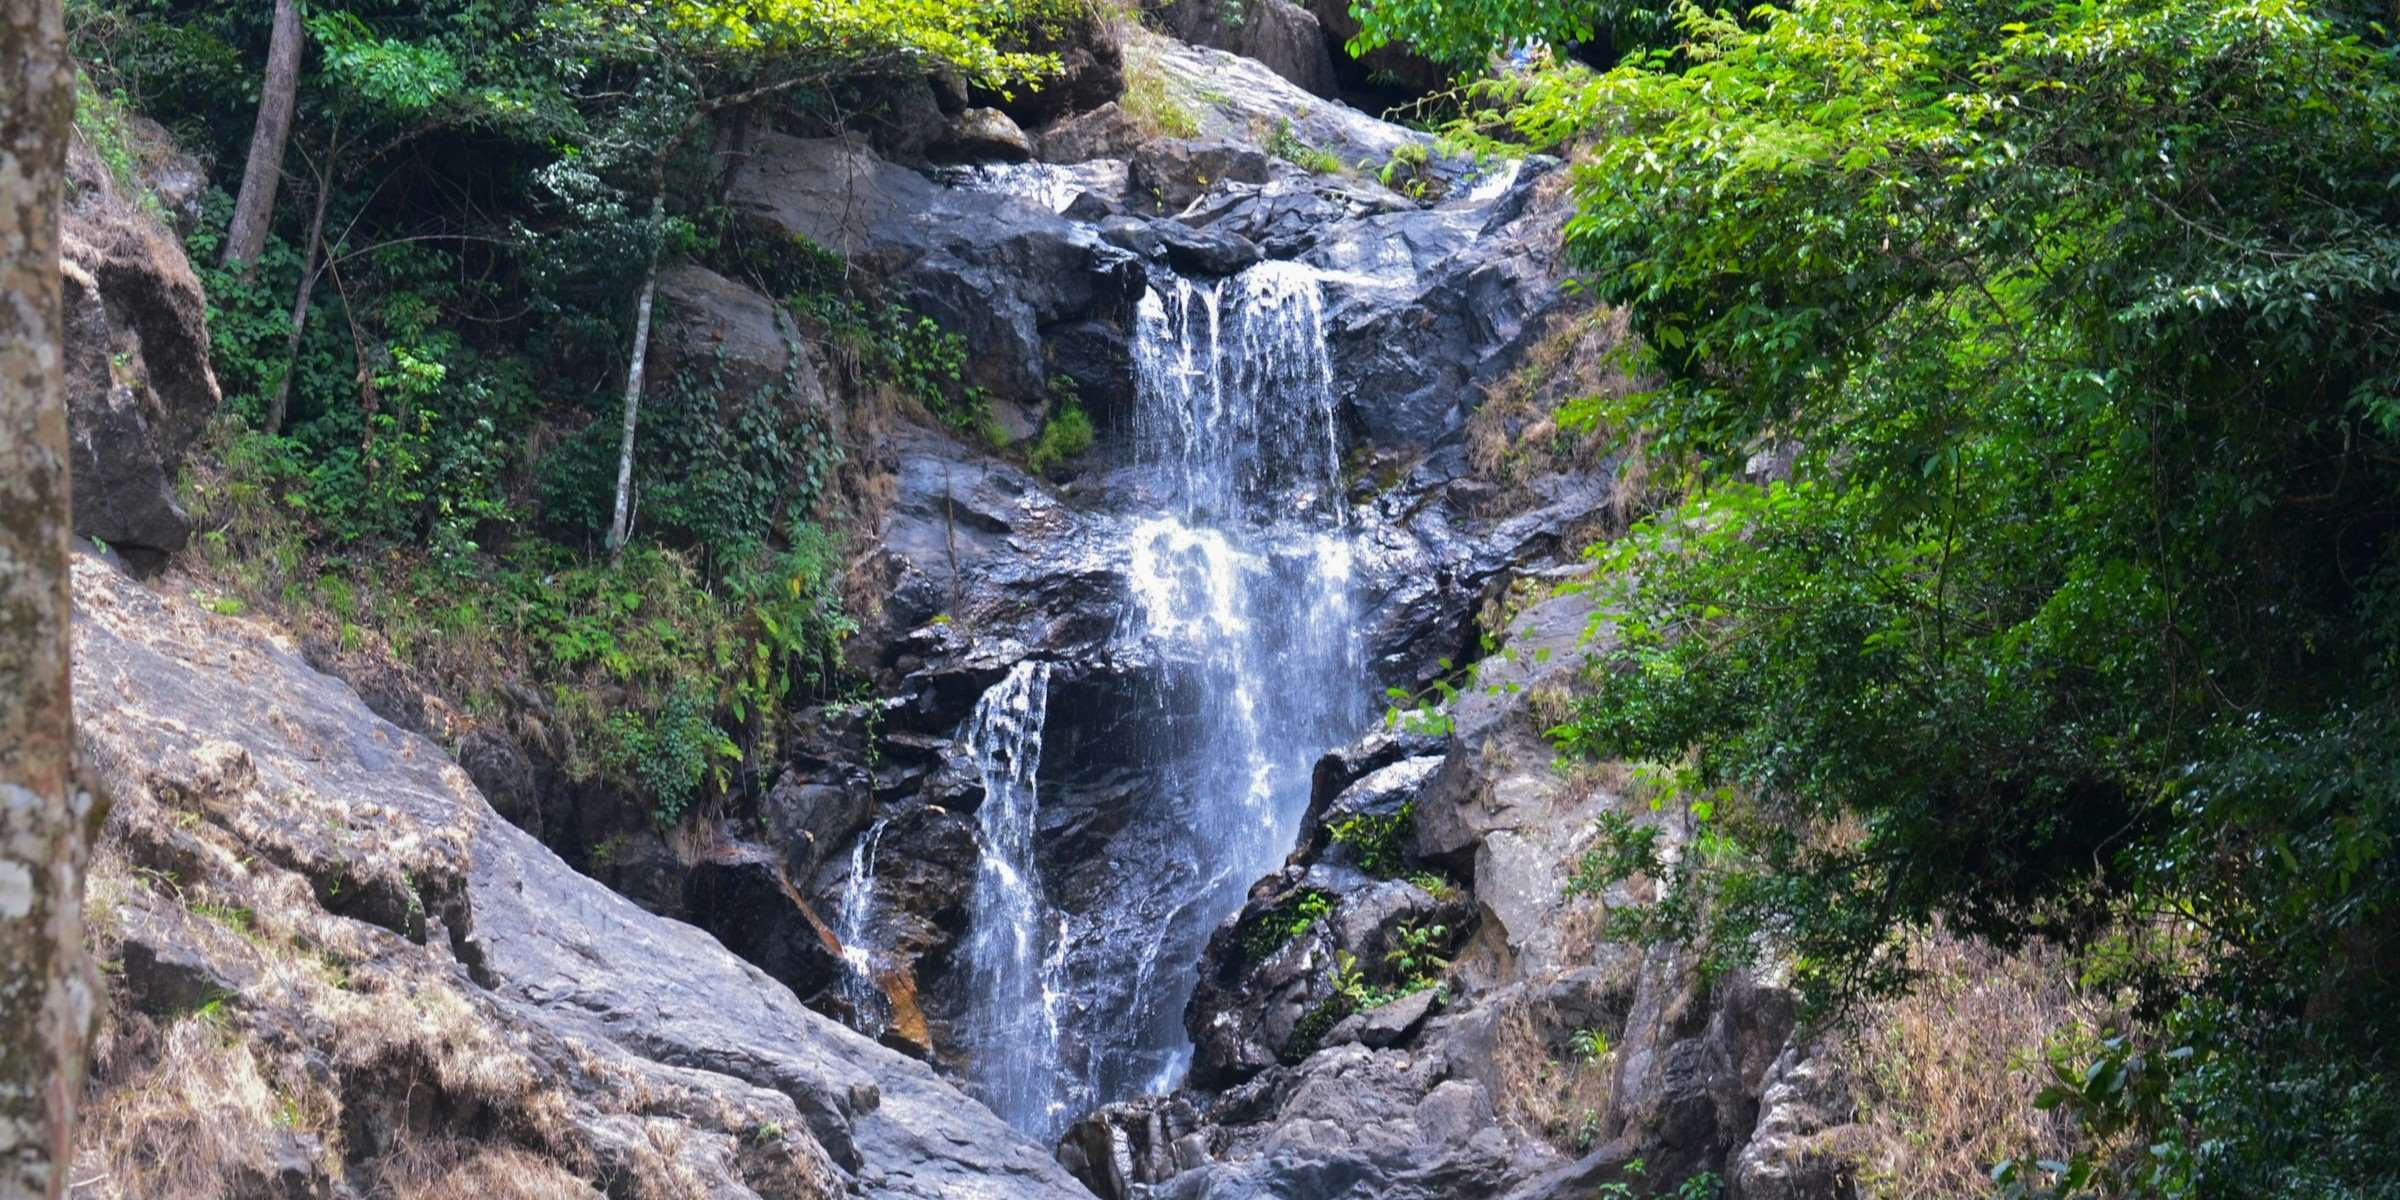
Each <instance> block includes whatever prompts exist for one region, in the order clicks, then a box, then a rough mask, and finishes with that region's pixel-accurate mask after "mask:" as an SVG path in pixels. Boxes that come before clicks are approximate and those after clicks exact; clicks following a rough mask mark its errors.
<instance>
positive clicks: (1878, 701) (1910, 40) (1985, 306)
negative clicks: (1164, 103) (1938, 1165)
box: [1362, 0, 2400, 1196]
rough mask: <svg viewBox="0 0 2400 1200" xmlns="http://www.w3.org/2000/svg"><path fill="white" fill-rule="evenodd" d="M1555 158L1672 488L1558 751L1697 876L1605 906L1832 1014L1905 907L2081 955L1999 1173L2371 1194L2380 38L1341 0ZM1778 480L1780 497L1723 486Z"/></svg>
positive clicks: (2378, 656)
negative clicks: (1511, 56)
mask: <svg viewBox="0 0 2400 1200" xmlns="http://www.w3.org/2000/svg"><path fill="white" fill-rule="evenodd" d="M1362 15H1363V16H1364V18H1365V21H1366V25H1367V32H1366V34H1364V35H1363V38H1364V40H1365V41H1367V42H1368V43H1375V42H1378V41H1382V40H1399V41H1412V40H1413V41H1417V42H1419V43H1420V44H1423V45H1425V46H1426V47H1427V48H1428V49H1430V50H1431V51H1432V52H1434V53H1436V54H1439V55H1441V56H1443V57H1450V58H1458V57H1461V56H1462V55H1480V54H1484V53H1489V52H1491V51H1494V50H1497V49H1501V48H1505V47H1511V46H1519V45H1523V44H1526V43H1528V42H1545V41H1548V42H1560V41H1561V39H1562V38H1563V39H1565V40H1586V39H1590V38H1593V37H1596V36H1597V37H1607V36H1609V34H1610V32H1611V31H1612V29H1613V31H1614V34H1615V38H1614V42H1613V44H1614V46H1615V47H1616V48H1617V49H1618V50H1620V51H1623V52H1624V53H1623V57H1622V58H1621V59H1620V60H1619V61H1618V62H1617V64H1616V65H1615V66H1614V67H1613V68H1612V69H1610V70H1607V71H1605V72H1594V71H1591V70H1588V69H1585V68H1582V67H1580V66H1577V65H1575V63H1574V62H1573V61H1572V59H1571V58H1570V56H1568V55H1567V54H1565V53H1564V51H1566V50H1568V49H1571V47H1569V46H1567V45H1565V44H1563V43H1562V44H1559V45H1555V46H1551V47H1549V48H1550V49H1551V50H1553V51H1558V52H1560V53H1558V54H1557V55H1556V58H1557V62H1558V65H1555V66H1536V67H1535V68H1534V69H1533V72H1534V73H1532V74H1531V75H1524V74H1519V75H1517V76H1516V77H1514V78H1512V79H1508V80H1506V81H1505V82H1503V83H1499V84H1493V83H1485V84H1482V85H1478V86H1477V87H1475V88H1472V89H1470V91H1469V94H1470V95H1473V96H1476V97H1478V98H1479V99H1480V100H1481V102H1482V107H1481V110H1480V111H1477V112H1474V113H1472V114H1471V122H1472V123H1473V124H1474V125H1475V126H1476V127H1477V128H1480V129H1481V130H1482V131H1483V132H1484V133H1486V134H1489V132H1490V131H1491V130H1492V129H1493V128H1494V127H1495V126H1501V127H1505V128H1506V129H1513V130H1514V131H1515V132H1514V133H1513V134H1505V133H1504V136H1514V137H1530V138H1532V139H1533V140H1535V141H1537V142H1552V143H1555V142H1559V141H1566V142H1568V143H1570V144H1572V145H1574V146H1576V147H1577V148H1578V149H1579V155H1578V158H1577V161H1576V164H1575V166H1574V167H1573V170H1574V180H1575V189H1576V196H1577V199H1578V202H1579V205H1580V210H1579V212H1578V214H1577V215H1576V216H1575V218H1574V219H1573V220H1572V222H1571V223H1570V225H1569V227H1568V233H1567V236H1568V239H1569V242H1570V248H1571V250H1572V252H1573V254H1574V256H1575V260H1576V261H1577V263H1578V264H1579V265H1580V267H1581V269H1582V270H1583V272H1584V273H1585V278H1586V280H1587V282H1588V284H1589V285H1590V286H1591V287H1592V288H1593V289H1594V290H1595V291H1596V292H1597V294H1598V295H1599V296H1601V297H1603V298H1604V299H1606V300H1608V301H1610V302H1613V303H1616V304H1620V305H1623V306H1624V307H1625V308H1626V309H1627V310H1628V312H1629V313H1630V315H1631V318H1632V322H1633V327H1634V328H1635V330H1637V331H1638V332H1639V333H1640V335H1641V336H1642V338H1643V340H1644V342H1645V349H1643V350H1642V351H1641V352H1640V362H1639V364H1638V366H1639V367H1640V369H1641V370H1642V371H1644V372H1646V373H1647V376H1648V378H1649V379H1650V380H1651V381H1652V383H1651V386H1648V387H1647V388H1645V389H1643V390H1640V391H1638V392H1636V393H1635V394H1633V395H1631V396H1630V397H1626V398H1621V399H1607V398H1595V399H1592V400H1590V401H1587V402H1585V403H1582V404H1580V405H1578V406H1576V407H1575V411H1574V412H1573V415H1574V416H1575V417H1576V418H1577V419H1578V420H1580V421H1581V422H1582V423H1584V424H1586V425H1588V426H1592V427H1596V428H1600V429H1603V430H1608V431H1612V432H1614V433H1615V434H1617V435H1619V436H1620V437H1621V438H1622V439H1624V441H1625V442H1626V443H1627V444H1637V445H1639V446H1641V447H1642V450H1641V453H1643V454H1644V455H1645V456H1646V457H1647V459H1648V460H1649V466H1650V468H1651V469H1652V470H1654V471H1663V472H1668V473H1671V474H1672V476H1673V477H1674V478H1675V479H1676V480H1677V481H1678V482H1679V488H1678V493H1679V495H1680V499H1679V500H1678V501H1677V502H1675V503H1673V504H1671V505H1669V506H1668V507H1666V508H1665V509H1663V510H1662V511H1658V512H1656V513H1654V514H1653V515H1651V516H1650V517H1648V518H1647V519H1646V520H1644V521H1642V522H1641V523H1640V524H1639V525H1638V526H1637V527H1636V528H1635V529H1634V530H1633V531H1632V533H1631V535H1630V536H1628V537H1626V538H1624V539H1621V540H1617V541H1612V542H1606V543H1603V544H1600V545H1597V546H1595V547H1593V549H1592V551H1591V558H1592V560H1593V562H1594V563H1595V565H1596V566H1597V568H1598V579H1599V581H1600V582H1599V584H1598V586H1600V587H1602V588H1604V589H1606V591H1607V593H1608V595H1609V598H1610V603H1609V604H1606V605H1603V606H1602V607H1603V609H1604V610H1605V611H1607V613H1608V615H1607V616H1606V617H1605V618H1604V619H1603V620H1602V621H1601V622H1600V623H1599V624H1598V625H1597V626H1596V627H1595V629H1594V631H1593V634H1594V638H1595V641H1594V643H1593V644H1594V647H1595V649H1596V652H1597V665H1596V666H1595V669H1594V671H1593V673H1592V676H1591V678H1590V680H1589V690H1588V692H1587V694H1586V695H1585V696H1584V697H1583V698H1582V699H1581V700H1580V701H1579V703H1578V705H1577V707H1576V708H1575V710H1574V712H1573V714H1572V716H1571V717H1570V718H1569V719H1567V720H1566V721H1565V722H1564V723H1563V724H1562V725H1560V726H1559V728H1557V729H1556V730H1555V731H1554V736H1555V738H1556V740H1557V741H1558V743H1559V744H1560V745H1561V746H1562V747H1563V748H1564V749H1566V750H1567V751H1569V752H1571V753H1574V754H1578V755H1585V756H1591V757H1597V758H1613V757H1625V758H1631V759H1635V760H1640V761H1647V762H1650V763H1654V764H1657V767H1656V768H1655V769H1656V770H1657V771H1658V773H1659V774H1660V776H1661V778H1662V779H1664V780H1666V781H1667V783H1668V794H1669V795H1670V796H1671V797H1673V798H1674V799H1675V800H1676V801H1677V802H1678V803H1679V804H1680V805H1681V806H1682V808H1683V810H1684V813H1685V815H1686V817H1687V819H1689V820H1691V821H1693V822H1694V823H1695V824H1697V825H1698V826H1699V827H1701V828H1702V830H1703V833H1702V836H1701V838H1700V840H1699V842H1698V843H1697V850H1696V852H1695V853H1692V854H1690V855H1687V856H1686V857H1685V858H1684V859H1683V860H1682V861H1681V862H1678V863H1675V864H1672V865H1670V864H1666V863H1662V862H1660V861H1658V858H1657V856H1656V854H1655V853H1654V852H1651V851H1652V848H1651V847H1650V846H1649V845H1648V844H1647V843H1638V844H1632V845H1629V846H1627V847H1624V849H1625V850H1626V851H1627V853H1626V854H1624V855H1620V856H1618V858H1617V862H1618V863H1619V864H1620V865H1619V868H1618V869H1619V870H1620V871H1632V870H1642V871H1645V872H1655V873H1658V874H1661V875H1665V876H1668V877H1670V878H1671V879H1672V880H1673V881H1674V882H1673V886H1672V887H1671V888H1670V889H1669V890H1668V892H1667V894H1666V895H1665V897H1664V898H1663V899H1662V900H1661V902H1660V903H1659V904H1657V905H1656V906H1653V907H1651V908H1649V909H1647V910H1645V911H1640V912H1633V913H1628V914H1624V915H1623V917H1622V919H1623V921H1624V922H1625V926H1626V927H1628V928H1633V927H1639V928H1641V929H1643V930H1644V931H1646V932H1647V933H1649V934H1651V935H1653V936H1659V937H1665V938H1670V939H1673V940H1678V941H1684V942H1688V943H1692V944H1695V945H1697V946H1699V947H1702V948H1703V950H1704V952H1705V954H1706V955H1707V957H1708V961H1709V962H1710V963H1711V964H1712V965H1714V966H1716V967H1719V968H1722V967H1726V966H1732V965H1739V964H1742V963H1747V962H1751V961H1754V960H1756V959H1758V958H1759V957H1761V956H1762V955H1769V954H1772V955H1778V956H1783V957H1784V958H1785V960H1786V961H1789V962H1791V963H1793V964H1794V969H1795V974H1796V978H1797V980H1798V982H1799V983H1800V984H1801V985H1802V987H1803V990H1804V992H1805V993H1806V994H1807V996H1808V997H1809V998H1810V999H1812V1000H1813V1001H1815V1003H1816V1007H1817V1010H1818V1011H1819V1012H1820V1013H1821V1014H1827V1015H1838V1014H1839V1013H1841V1012H1842V1011H1843V1010H1844V1009H1845V1008H1846V1007H1847V1006H1848V1005H1849V1004H1851V1003H1852V1002H1854V1001H1857V1000H1859V999H1862V998H1869V997H1874V996H1879V995H1887V994H1890V993H1893V992H1896V991H1899V990H1902V989H1905V988H1906V987H1907V986H1908V985H1909V983H1910V982H1911V978H1912V972H1911V968H1910V962H1909V957H1908V954H1907V949H1906V948H1907V946H1908V945H1909V944H1910V943H1909V935H1910V934H1911V932H1912V931H1923V930H1927V929H1931V928H1934V927H1936V926H1937V925H1938V926H1941V927H1945V928H1948V929H1950V930H1953V931H1958V932H1963V933H1967V934H1973V935H1979V936H1982V937H1985V938H1988V939H1991V940H1992V941H1994V942H1996V943H1998V944H2001V945H2011V944H2016V943H2019V942H2022V941H2023V940H2025V939H2028V938H2033V937H2043V938H2050V939H2057V940H2060V941H2063V942H2065V943H2067V944H2070V945H2073V946H2076V947H2079V948H2081V950H2082V952H2083V953H2084V955H2085V961H2086V962H2087V963H2088V964H2089V965H2088V967H2087V972H2088V974H2089V979H2087V982H2097V983H2099V984H2101V985H2103V986H2106V987H2109V988H2116V989H2122V991H2123V994H2124V995H2126V996H2128V997H2129V1002H2128V1009H2127V1025H2126V1027H2125V1028H2124V1029H2122V1030H2119V1031H2117V1033H2116V1034H2115V1035H2114V1036H2112V1037H2109V1038H2106V1039H2103V1040H2102V1041H2100V1042H2098V1043H2096V1044H2091V1045H2080V1046H2060V1047H2058V1048H2056V1054H2057V1056H2058V1061H2057V1063H2056V1064H2055V1067H2054V1068H2053V1069H2054V1070H2055V1071H2056V1072H2057V1081H2056V1084H2055V1086H2053V1087H2052V1088H2051V1089H2050V1090H2049V1091H2048V1093H2047V1094H2046V1096H2045V1100H2046V1101H2047V1102H2048V1103H2050V1104H2052V1105H2056V1106H2061V1107H2064V1108H2065V1109H2067V1110H2069V1111H2072V1112H2075V1113H2076V1114H2077V1115H2079V1116H2081V1117H2082V1118H2083V1119H2084V1121H2085V1125H2086V1128H2088V1129H2090V1130H2092V1131H2093V1132H2094V1133H2095V1134H2096V1135H2098V1136H2097V1137H2096V1138H2095V1143H2094V1144H2095V1145H2096V1146H2098V1147H2100V1148H2099V1149H2096V1150H2087V1151H2086V1152H2084V1153H2081V1154H2078V1155H2076V1156H2074V1157H2073V1158H2072V1160H2071V1161H2064V1159H2065V1154H2064V1152H2063V1151H2059V1152H2058V1153H2059V1155H2060V1159H2061V1160H2048V1155H2047V1154H2046V1153H2044V1151H2045V1148H2041V1147H2028V1148H2027V1150H2028V1152H2029V1153H2030V1154H2034V1155H2037V1156H2039V1157H2037V1158H2034V1159H2030V1160H2027V1161H2024V1162H2019V1163H2011V1164H2009V1165H2007V1166H2005V1167H2003V1168H2002V1170H2001V1172H2000V1179H2001V1182H2002V1184H2003V1186H2004V1188H2005V1189H2006V1190H2008V1191H2010V1192H2011V1193H2012V1194H2027V1195H2032V1194H2051V1193H2057V1194H2085V1193H2088V1192H2090V1191H2093V1190H2102V1191H2107V1192H2111V1193H2115V1192H2133V1193H2140V1194H2157V1195H2220V1196H2223V1195H2245V1196H2266V1195H2279V1196H2326V1195H2370V1194H2372V1195H2388V1194H2393V1193H2394V1191H2395V1189H2396V1188H2400V1184H2396V1183H2395V1182H2394V1180H2393V1178H2392V1171H2391V1165H2392V1163H2393V1162H2394V1161H2395V1157H2394V1151H2395V1148H2396V1138H2400V1133H2396V1132H2395V1131H2396V1130H2400V1091H2396V1090H2395V1087H2394V1082H2393V1080H2394V1074H2393V1072H2394V1070H2395V1068H2396V1067H2400V1062H2396V1061H2395V1059H2394V1050H2393V1047H2394V1046H2395V1045H2400V1042H2396V1040H2395V1037H2394V1034H2395V1033H2396V1032H2400V1031H2396V1030H2395V1029H2394V1027H2393V1022H2394V1020H2395V1012H2396V1011H2400V1010H2396V1009H2395V1006H2394V1005H2393V1004H2392V1003H2391V997H2392V995H2393V984H2394V982H2395V979H2394V976H2395V972H2396V971H2400V941H2396V940H2395V938H2396V936H2400V933H2396V931H2400V923H2396V922H2395V921H2394V920H2393V915H2394V914H2393V900H2394V897H2395V889H2396V886H2400V874H2396V871H2395V866H2394V863H2393V858H2392V850H2393V845H2392V843H2393V838H2394V834H2395V831H2396V830H2400V708H2396V706H2400V671H2396V668H2400V603H2396V601H2400V572H2396V571H2395V562H2396V558H2395V551H2396V549H2400V546H2396V545H2395V542H2394V538H2395V536H2396V535H2400V337H2396V336H2395V334H2396V333H2400V329H2396V328H2395V322H2394V315H2395V301H2396V300H2400V192H2396V190H2395V189H2396V188H2400V177H2395V176H2394V174H2393V169H2394V164H2395V163H2400V63H2396V62H2395V58H2394V52H2393V39H2392V35H2391V32H2390V31H2389V30H2388V29H2387V28H2385V27H2384V26H2383V25H2381V24H2378V23H2377V22H2376V18H2377V17H2379V16H2382V15H2384V14H2382V13H2381V12H2380V11H2378V10H2373V9H2369V8H2366V7H2364V6H2355V7H2346V6H2341V5H2331V6H2312V5H2308V4H2303V3H2294V2H2289V0H2255V2H2236V3H2227V2H2221V0H2089V2H2074V3H2024V4H2006V5H2002V4H1963V5H1962V4H1932V3H1916V2H1905V0H1805V2H1802V3H1795V4H1790V5H1787V6H1773V5H1769V6H1761V7H1758V8H1755V9H1750V10H1748V11H1746V12H1739V13H1728V12H1720V11H1712V10H1708V9H1703V8H1699V7H1695V6H1691V5H1680V6H1677V7H1676V8H1674V9H1673V10H1672V11H1671V12H1667V13H1664V14H1663V19H1659V20H1653V19H1651V18H1652V17H1654V16H1658V15H1659V14H1655V13H1648V12H1632V13H1628V12H1626V11H1624V10H1622V9H1620V8H1619V7H1617V6H1614V5H1610V4H1583V5H1566V6H1559V5H1555V4H1547V3H1545V4H1523V3H1519V2H1517V0H1496V2H1492V3H1479V4H1473V5H1468V6H1465V7H1460V8H1453V7H1450V6H1424V5H1413V4H1406V3H1400V4H1384V3H1376V4H1372V5H1367V6H1364V7H1363V8H1362ZM1778 460H1783V461H1790V462H1792V463H1793V465H1792V466H1791V468H1790V469H1789V470H1788V471H1780V470H1776V469H1773V468H1772V467H1766V468H1763V469H1754V465H1755V464H1760V463H1773V462H1775V461H1778Z"/></svg>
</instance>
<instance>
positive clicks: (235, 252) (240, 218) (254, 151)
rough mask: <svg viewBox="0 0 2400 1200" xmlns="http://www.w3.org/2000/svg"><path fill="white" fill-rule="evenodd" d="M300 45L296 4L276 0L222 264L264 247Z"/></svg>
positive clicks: (249, 259) (252, 258)
mask: <svg viewBox="0 0 2400 1200" xmlns="http://www.w3.org/2000/svg"><path fill="white" fill-rule="evenodd" d="M300 46H301V29H300V9H299V5H298V4H297V3H296V2H295V0H275V24H274V31H273V32H272V33H271V34H270V35H269V37H268V41H267V73H266V76H265V78H264V79H263V80H262V81H261V82H260V84H259V91H258V123H257V124H256V125H255V126H253V127H252V129H251V131H250V157H249V159H248V160H247V161H246V162H244V163H243V164H242V190H241V194H240V195H238V196H236V197H235V198H234V202H233V222H232V224H231V225H229V226H228V227H227V228H226V231H225V265H227V266H246V265H248V264H250V263H253V262H256V261H258V256H259V253H260V252H261V251H263V250H265V249H266V248H267V229H268V227H269V226H270V225H272V224H273V223H274V217H275V189H276V188H277V186H279V185H280V184H281V183H282V182H283V144H284V142H285V140H286V139H287V138H289V137H290V136H291V132H292V106H293V104H294V102H295V100H296V99H297V98H298V94H299V90H300Z"/></svg>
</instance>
